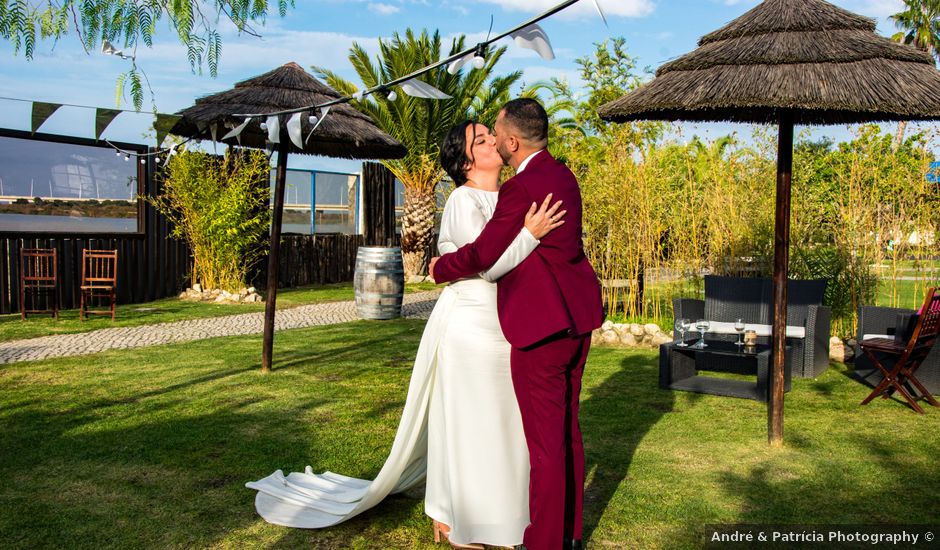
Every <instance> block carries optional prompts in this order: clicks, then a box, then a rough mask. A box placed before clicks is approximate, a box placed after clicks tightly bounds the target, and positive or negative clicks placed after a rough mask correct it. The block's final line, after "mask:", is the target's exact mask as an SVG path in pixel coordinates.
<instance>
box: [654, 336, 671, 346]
mask: <svg viewBox="0 0 940 550" xmlns="http://www.w3.org/2000/svg"><path fill="white" fill-rule="evenodd" d="M669 342H672V336H669V335H668V334H665V333H660V334H657V335H656V336H653V341H652V344H653V345H654V346H656V347H657V348H658V347H659V346H661V345H663V344H668V343H669Z"/></svg>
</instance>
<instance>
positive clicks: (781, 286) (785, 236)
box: [767, 113, 793, 447]
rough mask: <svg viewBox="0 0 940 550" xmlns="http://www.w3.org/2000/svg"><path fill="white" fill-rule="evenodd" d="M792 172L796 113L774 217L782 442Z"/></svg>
mask: <svg viewBox="0 0 940 550" xmlns="http://www.w3.org/2000/svg"><path fill="white" fill-rule="evenodd" d="M792 173H793V116H792V115H791V114H790V113H783V114H781V115H780V134H779V138H778V141H777V201H776V202H777V212H776V218H775V221H774V299H773V305H774V307H773V312H774V318H773V337H772V352H771V353H772V358H773V366H772V367H771V371H770V399H769V400H768V401H767V439H768V442H769V443H770V445H771V446H772V447H779V446H781V445H783V389H784V388H783V386H784V376H783V372H784V371H783V369H785V368H786V364H785V361H786V354H785V351H786V344H787V341H786V332H787V272H788V271H789V263H790V179H791V175H792Z"/></svg>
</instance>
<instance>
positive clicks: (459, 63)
mask: <svg viewBox="0 0 940 550" xmlns="http://www.w3.org/2000/svg"><path fill="white" fill-rule="evenodd" d="M474 55H476V53H475V52H470V53H468V54H467V55H465V56H463V57H458V58H457V59H455V60H453V61H451V62H450V63H448V64H447V72H448V73H450V74H457V71H459V70H460V68H461V67H463V66H464V65H466V64H467V63H470V62H471V61H473V56H474Z"/></svg>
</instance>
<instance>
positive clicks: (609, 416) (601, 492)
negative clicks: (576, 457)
mask: <svg viewBox="0 0 940 550" xmlns="http://www.w3.org/2000/svg"><path fill="white" fill-rule="evenodd" d="M602 354H603V355H602ZM592 355H594V356H595V359H600V360H603V359H602V358H604V357H607V356H616V355H625V356H624V357H622V359H620V361H619V368H618V369H617V370H615V371H614V373H613V374H611V375H610V376H609V377H607V379H606V380H604V381H603V382H602V383H601V384H600V385H598V386H594V387H592V388H591V390H590V393H591V395H590V397H589V398H588V399H586V400H585V401H583V402H582V403H581V413H580V419H581V428H582V431H583V432H584V441H585V459H586V471H587V473H588V478H589V483H588V484H587V486H586V487H585V491H584V540H585V541H590V539H591V535H592V534H593V533H594V530H595V529H596V528H597V525H598V523H600V521H601V518H602V516H603V515H604V511H605V510H606V509H607V507H608V504H609V502H610V500H611V498H612V497H613V495H614V493H615V492H616V491H617V489H618V487H620V486H621V484H622V483H623V482H624V480H626V479H628V477H629V474H628V472H629V469H630V463H631V461H632V459H633V455H634V453H635V452H636V449H637V446H638V445H639V444H640V442H641V441H642V440H643V438H644V436H645V435H646V433H647V432H648V431H649V430H650V429H651V428H652V427H653V426H654V425H655V424H656V423H657V422H658V421H659V419H660V418H662V416H663V415H664V414H666V413H668V412H670V411H672V410H673V405H674V403H675V397H674V395H673V392H671V391H663V390H660V389H659V387H658V380H659V362H658V361H657V360H656V359H655V358H654V357H651V356H650V355H649V354H637V353H630V354H623V353H622V352H618V351H615V350H610V349H607V350H604V349H599V350H596V351H592ZM588 367H589V368H590V364H589V365H588Z"/></svg>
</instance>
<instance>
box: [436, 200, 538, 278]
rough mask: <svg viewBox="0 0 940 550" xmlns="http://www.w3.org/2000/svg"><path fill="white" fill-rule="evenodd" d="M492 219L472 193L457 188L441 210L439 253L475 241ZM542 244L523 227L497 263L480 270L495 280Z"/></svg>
mask: <svg viewBox="0 0 940 550" xmlns="http://www.w3.org/2000/svg"><path fill="white" fill-rule="evenodd" d="M488 221H489V217H488V216H487V215H486V214H484V213H483V210H482V209H481V208H480V205H479V204H477V203H476V201H474V199H473V197H472V196H470V195H469V194H467V193H462V192H459V191H458V190H455V191H454V192H453V193H451V195H450V197H448V198H447V203H446V204H445V205H444V212H443V213H442V214H441V230H440V233H439V234H438V239H437V251H438V253H439V254H441V255H444V254H448V253H450V252H456V251H457V249H459V248H460V247H462V246H464V245H466V244H469V243H471V242H473V241H474V240H475V239H476V238H477V236H479V234H480V232H481V231H482V230H483V226H484V225H486V222H488ZM538 245H539V241H538V239H536V238H535V237H534V236H533V235H532V234H531V233H529V230H528V229H526V228H525V227H523V228H522V230H521V231H520V232H519V234H518V235H516V238H515V239H514V240H513V241H512V244H510V245H509V248H507V249H506V251H505V252H503V255H502V256H500V257H499V259H498V260H496V263H495V264H493V265H492V266H491V267H490V268H489V269H487V270H486V271H484V272H482V273H480V276H481V277H483V278H484V279H485V280H487V281H490V282H495V281H496V280H497V279H499V278H500V277H502V276H503V275H505V274H507V273H509V272H510V271H512V269H513V268H514V267H516V266H517V265H519V264H521V263H522V261H523V260H525V259H526V258H527V257H528V256H529V254H531V253H532V251H533V250H535V248H536V247H537V246H538Z"/></svg>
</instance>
